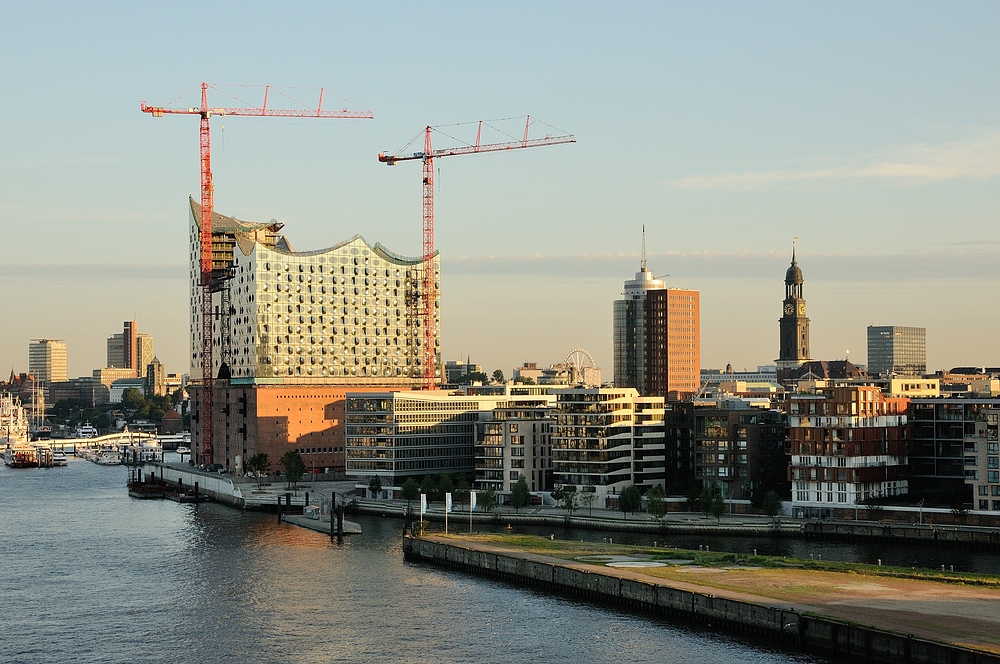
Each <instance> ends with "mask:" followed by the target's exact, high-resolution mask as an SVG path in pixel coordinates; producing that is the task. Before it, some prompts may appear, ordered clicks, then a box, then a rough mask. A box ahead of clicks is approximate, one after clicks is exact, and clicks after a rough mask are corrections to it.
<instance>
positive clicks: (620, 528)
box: [350, 501, 802, 536]
mask: <svg viewBox="0 0 1000 664" xmlns="http://www.w3.org/2000/svg"><path fill="white" fill-rule="evenodd" d="M350 508H351V509H352V510H353V511H354V512H355V513H357V514H370V515H373V516H393V517H400V518H403V517H405V516H406V505H405V504H404V505H398V504H394V503H379V502H374V501H353V502H352V503H351V506H350ZM418 516H419V515H418V513H417V512H416V511H415V510H414V511H413V518H414V519H416V518H418ZM424 520H426V521H434V522H438V523H440V522H444V510H440V509H432V510H431V511H429V512H427V513H425V514H424ZM448 522H449V523H450V524H452V526H453V527H454V528H455V529H460V528H461V527H462V525H463V524H465V525H468V523H469V513H468V512H458V511H455V512H452V513H451V514H449V515H448ZM472 522H473V523H478V524H494V525H498V524H516V525H530V526H553V527H557V528H586V529H589V530H603V531H612V532H615V531H617V532H639V533H675V534H690V533H702V534H712V535H791V536H801V533H802V524H801V523H798V522H780V523H777V524H773V523H768V522H763V521H758V522H738V521H723V522H721V523H719V522H716V521H707V520H706V521H703V520H701V519H696V520H689V521H680V520H676V521H671V520H665V521H662V522H656V521H650V520H641V521H640V520H633V521H627V520H624V519H620V518H619V519H611V518H599V517H596V516H595V517H588V516H581V515H574V516H566V515H565V514H561V513H552V514H531V513H521V514H517V513H514V512H498V513H495V514H494V513H489V512H474V513H473V514H472Z"/></svg>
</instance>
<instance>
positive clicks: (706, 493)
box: [698, 486, 713, 516]
mask: <svg viewBox="0 0 1000 664" xmlns="http://www.w3.org/2000/svg"><path fill="white" fill-rule="evenodd" d="M712 498H713V493H712V490H711V489H710V488H709V487H707V486H704V487H702V488H701V493H700V494H698V507H699V508H700V509H701V513H702V514H704V515H705V516H708V513H709V512H711V511H712Z"/></svg>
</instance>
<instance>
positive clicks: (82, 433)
mask: <svg viewBox="0 0 1000 664" xmlns="http://www.w3.org/2000/svg"><path fill="white" fill-rule="evenodd" d="M97 433H98V432H97V429H96V428H95V427H94V426H93V425H92V424H91V423H90V422H87V423H86V424H81V425H80V426H78V427H77V428H76V431H74V432H73V437H74V438H97Z"/></svg>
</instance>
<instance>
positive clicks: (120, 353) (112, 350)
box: [107, 333, 125, 369]
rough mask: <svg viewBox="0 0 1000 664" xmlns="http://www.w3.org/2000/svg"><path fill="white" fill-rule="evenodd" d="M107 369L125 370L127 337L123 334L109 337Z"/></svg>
mask: <svg viewBox="0 0 1000 664" xmlns="http://www.w3.org/2000/svg"><path fill="white" fill-rule="evenodd" d="M107 367H108V368H109V369H124V368H125V336H124V335H122V334H121V333H119V334H112V335H111V336H110V337H108V363H107Z"/></svg>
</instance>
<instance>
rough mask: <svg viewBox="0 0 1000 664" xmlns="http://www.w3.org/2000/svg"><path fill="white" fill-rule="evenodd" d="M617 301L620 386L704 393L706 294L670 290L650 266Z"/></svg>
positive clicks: (679, 394) (646, 391) (680, 394)
mask: <svg viewBox="0 0 1000 664" xmlns="http://www.w3.org/2000/svg"><path fill="white" fill-rule="evenodd" d="M623 295H624V298H623V299H621V300H615V302H614V357H615V387H633V388H635V389H636V390H638V391H639V393H640V394H643V395H650V396H662V397H664V398H666V399H669V400H676V399H682V398H684V397H685V395H689V394H693V393H695V392H697V391H698V387H699V385H700V379H701V378H700V374H701V296H700V293H699V292H698V291H695V290H686V289H681V288H667V285H666V283H665V282H664V281H663V280H661V279H656V278H654V277H653V273H652V272H650V271H649V269H647V267H646V253H645V239H644V240H643V256H642V263H641V265H640V269H639V272H637V273H636V275H635V279H630V280H628V281H626V282H625V292H624V293H623Z"/></svg>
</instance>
